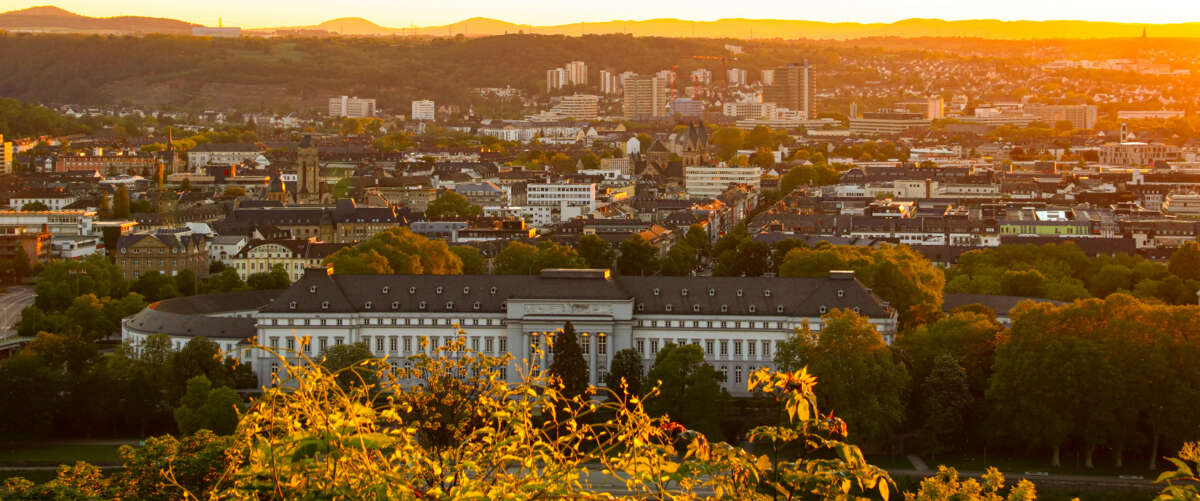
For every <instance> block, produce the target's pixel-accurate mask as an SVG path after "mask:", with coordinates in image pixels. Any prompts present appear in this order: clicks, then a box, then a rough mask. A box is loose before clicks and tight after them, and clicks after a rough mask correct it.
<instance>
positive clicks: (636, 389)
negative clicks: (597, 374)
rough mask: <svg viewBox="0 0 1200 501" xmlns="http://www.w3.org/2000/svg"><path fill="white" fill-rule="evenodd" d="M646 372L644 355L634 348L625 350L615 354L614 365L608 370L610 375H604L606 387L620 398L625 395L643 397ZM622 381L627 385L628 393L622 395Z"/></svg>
mask: <svg viewBox="0 0 1200 501" xmlns="http://www.w3.org/2000/svg"><path fill="white" fill-rule="evenodd" d="M644 372H645V370H644V369H643V368H642V355H641V354H640V353H638V352H637V350H635V349H633V348H625V349H623V350H620V351H618V352H616V353H613V359H612V365H611V366H610V367H609V369H608V374H605V375H604V385H605V386H607V387H608V389H610V390H612V391H613V392H615V393H616V394H617V395H618V396H623V395H625V394H628V395H633V396H641V395H642V390H643V388H642V380H643V376H642V374H643V373H644ZM622 381H624V383H625V388H626V390H625V392H626V393H622V389H621V383H622Z"/></svg>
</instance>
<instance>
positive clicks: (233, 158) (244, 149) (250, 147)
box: [187, 143, 262, 173]
mask: <svg viewBox="0 0 1200 501" xmlns="http://www.w3.org/2000/svg"><path fill="white" fill-rule="evenodd" d="M261 154H262V149H261V148H259V147H258V146H257V145H254V144H249V143H202V144H198V145H196V147H195V148H192V149H191V150H189V151H188V154H187V157H188V166H189V167H191V168H192V170H193V171H194V172H196V173H201V172H202V169H203V168H204V166H205V165H209V164H213V165H232V164H238V163H242V162H247V161H253V160H255V159H257V158H258V156H259V155H261Z"/></svg>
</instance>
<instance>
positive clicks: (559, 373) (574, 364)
mask: <svg viewBox="0 0 1200 501" xmlns="http://www.w3.org/2000/svg"><path fill="white" fill-rule="evenodd" d="M578 336H579V335H578V334H576V333H575V326H573V325H571V322H567V324H566V325H564V326H563V328H562V330H561V331H559V332H557V333H555V334H554V341H553V342H554V346H553V351H554V361H553V362H551V363H550V374H552V375H553V376H555V377H557V378H558V381H560V382H561V383H562V390H560V391H561V392H562V396H563V398H568V399H571V398H575V397H578V396H582V395H583V394H584V393H585V392H586V391H587V389H588V365H587V361H586V360H584V358H583V350H582V349H581V348H580V347H579V337H578Z"/></svg>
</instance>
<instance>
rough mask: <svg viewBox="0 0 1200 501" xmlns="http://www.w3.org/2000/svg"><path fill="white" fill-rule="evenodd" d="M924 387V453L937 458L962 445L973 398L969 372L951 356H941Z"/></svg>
mask: <svg viewBox="0 0 1200 501" xmlns="http://www.w3.org/2000/svg"><path fill="white" fill-rule="evenodd" d="M922 386H923V387H924V399H923V400H922V401H921V413H922V415H923V416H924V419H922V420H921V430H920V433H919V436H920V437H921V442H922V444H923V447H924V448H925V451H926V452H927V453H928V454H930V455H931V457H934V456H933V455H934V454H937V453H939V452H941V451H944V450H946V449H947V448H948V447H952V446H953V445H954V444H960V443H962V438H963V435H964V434H965V433H966V426H967V419H968V417H969V415H968V413H969V412H970V406H971V403H972V400H973V398H972V396H971V392H970V388H969V387H968V386H967V371H966V369H963V368H962V366H960V365H958V361H957V360H955V359H954V357H953V356H951V355H939V356H938V357H937V358H936V359H934V361H933V370H931V371H930V372H929V376H928V377H926V378H925V381H924V382H923V384H922Z"/></svg>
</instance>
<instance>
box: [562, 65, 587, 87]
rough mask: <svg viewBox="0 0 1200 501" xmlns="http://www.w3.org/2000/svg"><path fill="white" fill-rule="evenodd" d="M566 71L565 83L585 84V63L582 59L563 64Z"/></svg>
mask: <svg viewBox="0 0 1200 501" xmlns="http://www.w3.org/2000/svg"><path fill="white" fill-rule="evenodd" d="M563 69H564V70H566V73H567V85H587V82H588V78H587V64H586V63H584V62H583V61H571V62H569V63H567V65H566V66H563Z"/></svg>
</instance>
